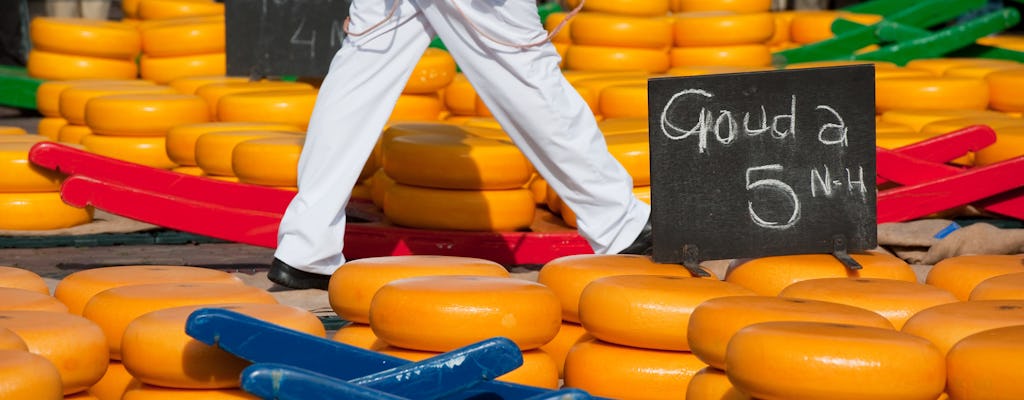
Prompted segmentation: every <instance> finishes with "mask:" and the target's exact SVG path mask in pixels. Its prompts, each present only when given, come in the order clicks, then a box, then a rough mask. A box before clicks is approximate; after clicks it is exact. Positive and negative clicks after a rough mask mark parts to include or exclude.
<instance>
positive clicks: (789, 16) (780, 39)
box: [765, 10, 799, 52]
mask: <svg viewBox="0 0 1024 400" xmlns="http://www.w3.org/2000/svg"><path fill="white" fill-rule="evenodd" d="M797 12H799V11H795V10H781V11H773V12H772V16H773V17H774V19H775V29H774V31H773V32H772V37H770V38H768V40H767V41H766V42H765V44H767V45H769V46H787V45H789V44H791V43H792V42H791V41H790V37H789V29H790V25H791V24H792V22H793V17H794V16H795V14H796V13H797ZM772 51H773V52H774V51H775V50H774V49H773V50H772Z"/></svg>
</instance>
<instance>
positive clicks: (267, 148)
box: [231, 135, 306, 187]
mask: <svg viewBox="0 0 1024 400" xmlns="http://www.w3.org/2000/svg"><path fill="white" fill-rule="evenodd" d="M305 140H306V138H305V137H303V136H298V135H296V136H295V137H272V138H265V139H253V140H246V141H244V142H241V143H239V144H238V145H236V146H235V150H234V151H232V152H231V169H232V171H233V172H234V175H235V176H237V177H238V181H239V182H244V183H251V184H254V185H262V186H285V187H294V186H296V185H297V182H298V176H297V175H298V165H299V154H301V153H302V144H303V142H305Z"/></svg>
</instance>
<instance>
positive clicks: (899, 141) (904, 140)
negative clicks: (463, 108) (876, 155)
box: [875, 121, 928, 149]
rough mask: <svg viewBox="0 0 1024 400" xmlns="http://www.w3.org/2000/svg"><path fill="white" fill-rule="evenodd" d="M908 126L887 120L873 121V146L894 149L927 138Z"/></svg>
mask: <svg viewBox="0 0 1024 400" xmlns="http://www.w3.org/2000/svg"><path fill="white" fill-rule="evenodd" d="M927 138H928V137H926V136H925V135H924V134H921V133H918V132H917V131H915V130H914V128H911V127H909V126H906V125H903V124H897V123H895V122H888V121H876V122H875V146H878V147H881V148H885V149H895V148H899V147H903V146H906V145H908V144H912V143H917V142H919V141H922V140H924V139H927Z"/></svg>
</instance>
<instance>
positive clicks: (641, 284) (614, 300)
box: [579, 275, 754, 351]
mask: <svg viewBox="0 0 1024 400" xmlns="http://www.w3.org/2000/svg"><path fill="white" fill-rule="evenodd" d="M753 294H754V292H752V291H750V290H748V289H745V288H743V287H742V286H739V285H735V284H731V283H728V282H722V281H718V280H712V279H698V278H687V277H680V276H664V275H619V276H609V277H604V278H600V279H597V280H595V281H593V282H590V284H588V285H587V286H586V287H585V288H584V289H583V293H582V294H581V295H580V304H579V318H580V322H581V323H582V324H583V327H584V328H586V329H587V332H588V333H590V334H591V335H594V337H596V338H598V339H601V340H603V341H605V342H609V343H615V344H620V345H624V346H632V347H640V348H645V349H655V350H675V351H688V350H690V346H689V344H688V343H687V342H686V335H685V332H686V328H687V325H688V320H689V319H690V313H691V312H693V309H694V308H695V307H697V305H698V304H700V303H703V302H704V301H706V300H709V299H713V298H716V297H723V296H747V295H753Z"/></svg>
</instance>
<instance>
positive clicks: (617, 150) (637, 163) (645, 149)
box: [605, 133, 651, 186]
mask: <svg viewBox="0 0 1024 400" xmlns="http://www.w3.org/2000/svg"><path fill="white" fill-rule="evenodd" d="M605 142H606V143H607V144H608V151H609V152H611V154H612V156H614V157H615V159H616V160H618V161H619V163H620V164H622V166H623V167H624V168H625V169H626V172H629V175H630V176H631V177H633V185H635V186H648V185H650V184H651V156H650V145H649V144H648V135H647V134H646V133H629V134H619V135H613V136H608V137H605Z"/></svg>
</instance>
